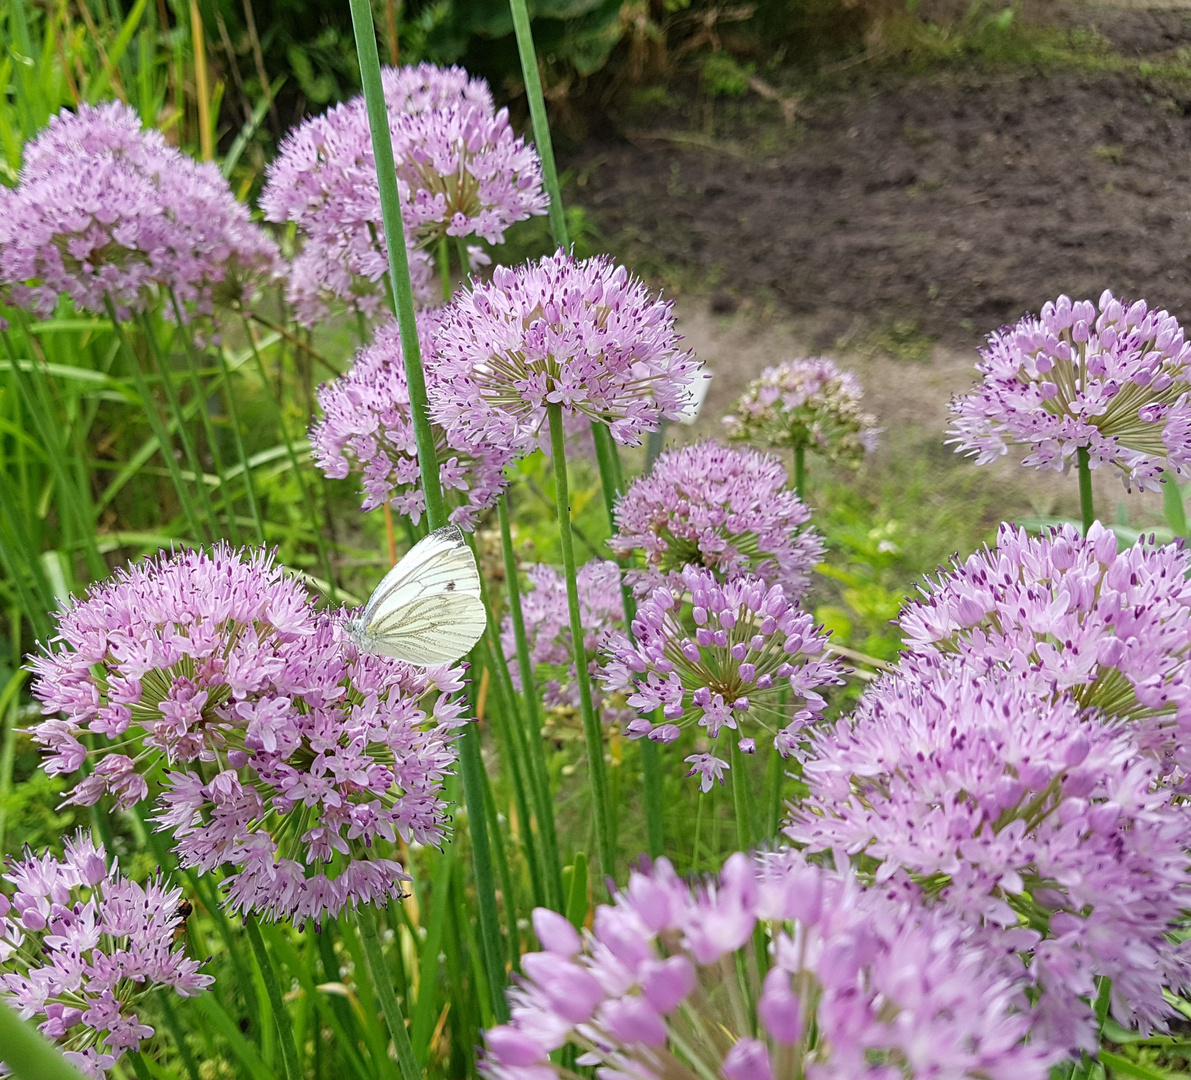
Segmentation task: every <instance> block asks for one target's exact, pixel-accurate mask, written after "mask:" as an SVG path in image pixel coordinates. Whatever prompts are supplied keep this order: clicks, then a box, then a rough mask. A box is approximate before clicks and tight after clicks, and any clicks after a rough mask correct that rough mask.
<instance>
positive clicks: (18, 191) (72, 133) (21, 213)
mask: <svg viewBox="0 0 1191 1080" xmlns="http://www.w3.org/2000/svg"><path fill="white" fill-rule="evenodd" d="M279 265H280V256H279V253H278V250H277V246H276V245H275V244H274V243H273V241H272V240H270V239H269V238H268V237H267V236H266V235H265V234H264V232H263V231H261V229H260V228H258V227H257V226H256V225H254V224H253V223H252V222H251V221H250V219H249V216H248V209H247V208H246V207H245V206H244V205H243V204H241V203H239V202H237V201H236V199H235V198H234V197H233V196H232V193H231V190H230V189H229V187H228V184H227V181H226V180H224V178H223V177H222V176H221V175H220V173H219V170H218V168H216V166H215V165H214V164H212V163H210V162H204V163H199V162H197V161H194V160H193V159H192V158H189V157H187V156H186V155H185V154H183V153H181V152H180V151H178V150H177V149H175V148H173V147H171V146H167V145H166V143H165V140H164V138H163V137H162V135H161V133H160V132H159V131H142V130H141V123H140V120H139V119H138V117H137V115H136V112H135V111H134V110H133V109H131V108H130V107H129V106H127V105H122V104H120V103H118V102H108V103H105V104H103V105H98V106H92V105H85V104H84V105H80V106H79V109H78V112H77V113H72V112H69V111H67V110H65V109H64V110H63V111H62V112H61V113H59V114H58V115H57V116H55V117H54V118H53V119H51V120H50V123H49V126H48V127H46V129H45V130H44V131H42V132H41V133H40V134H39V135H38V137H37V138H36V139H34V140H33V141H32V142H31V143H30V144H29V145H28V147H26V151H25V164H24V166H23V167H22V169H21V174H20V181H19V183H18V185H17V187H16V188H15V190H13V191H12V192H10V193H8V194H7V195H6V196H5V200H4V212H3V213H2V214H0V282H2V283H4V284H6V285H8V286H10V287H11V294H12V298H13V300H14V302H16V303H17V304H20V305H21V306H23V307H27V308H29V309H30V310H32V311H34V312H36V313H37V314H39V315H48V314H50V313H51V312H52V311H53V310H54V309H55V307H56V306H57V304H58V300H59V299H60V297H61V296H62V295H64V294H66V295H69V296H70V297H72V299H73V300H74V302H75V304H76V305H77V306H78V307H80V308H84V309H86V310H88V311H93V312H98V313H101V314H102V313H103V312H104V311H105V310H106V309H105V299H106V298H108V297H110V298H111V301H112V303H113V305H114V306H115V307H116V309H117V311H118V313H119V314H120V315H121V316H122V317H127V316H128V315H129V314H130V313H132V312H138V311H143V310H144V309H145V308H146V307H147V306H148V305H149V304H150V303H152V302H154V300H155V298H156V296H157V295H158V291H159V290H162V289H172V290H173V291H174V293H175V294H176V295H177V297H178V299H179V301H180V307H181V313H182V317H183V318H189V317H191V316H192V315H193V314H195V313H198V314H202V315H206V314H210V313H211V312H212V311H213V310H214V306H215V304H216V302H217V301H222V300H234V301H238V300H242V299H243V298H244V297H245V296H246V295H248V294H251V292H252V290H253V288H254V287H255V284H257V283H260V282H263V281H267V280H270V279H272V278H273V277H275V276H276V275H277V273H278V271H279ZM166 312H167V314H168V315H170V316H171V317H172V316H173V314H174V313H173V309H172V306H171V305H167V306H166Z"/></svg>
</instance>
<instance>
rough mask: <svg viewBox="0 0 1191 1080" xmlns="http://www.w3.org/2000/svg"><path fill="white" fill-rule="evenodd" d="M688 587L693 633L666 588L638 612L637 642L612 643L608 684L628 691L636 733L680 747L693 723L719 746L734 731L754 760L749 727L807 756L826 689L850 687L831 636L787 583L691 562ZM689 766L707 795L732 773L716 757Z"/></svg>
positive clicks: (696, 758)
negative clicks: (725, 575) (654, 715)
mask: <svg viewBox="0 0 1191 1080" xmlns="http://www.w3.org/2000/svg"><path fill="white" fill-rule="evenodd" d="M682 589H683V591H684V592H689V593H690V597H691V605H692V611H691V620H692V622H693V624H694V626H693V629H692V628H691V627H690V626H688V625H687V624H686V622H685V620H683V619H682V618H681V617H680V616H681V608H680V605H679V602H678V600H677V599H676V598H675V594H674V593H673V592H671V590H670V589H668V588H667V587H666V586H664V585H663V586H659V587H658V588H657V589H655V590H654V591H653V592H652V593H650V595H649V596H648V597H647V598H646V600H645V601H644V603H642V604H641V606H640V608H638V610H637V617H636V619H634V620H633V637H632V638H631V639H630V638H629V636H628V635H627V634H624V633H623V632H622V633H617V634H614V635H613V636H612V638H611V639H610V641H609V642H608V644H607V645H606V646H605V654H606V656H607V658H608V660H607V663H606V665H605V667H604V670H603V671H602V673H601V676H600V677H601V679H602V680H603V681H604V684H605V685H606V686H607V687H608V688H609V689H612V690H621V691H624V692H625V693H626V694H627V695H628V704H629V705H631V706H632V707H633V708H635V709H636V710H637V711H638V713H639V714H640V715H639V716H638V717H637V719H635V720H634V721H633V722H632V723H631V724H630V725H629V727H628V734H629V737H630V738H641V737H643V736H644V737H647V738H649V739H651V740H652V741H654V742H660V743H671V742H674V741H675V740H676V739H678V737H679V735H680V734H681V732H682V728H683V727H684V726H688V725H694V726H697V727H699V728H702V729H703V734H704V735H705V736H706V738H708V739H710V740H711V741H712V744H713V747H714V748H715V749H719V748H720V746H721V744H720V743H718V742H717V740H718V739H719V736H720V732H721V731H722V730H723V729H725V728H726V729H728V730H729V731H731V732H733V733H734V735H733V736H729V738H733V737H734V738H735V739H736V741H737V746H738V748H739V749H740V751H741V752H742V753H746V754H751V753H754V752H755V751H756V737H755V735H754V734H752V733H751V730H750V734H748V735H745V733H744V728H745V724H746V723H748V724H749V725H750V729H752V728H759V729H761V730H762V731H765V732H768V733H769V734H770V735H771V736H772V738H773V744H774V746H775V747H777V749H778V751H779V753H781V755H782V756H783V757H786V756H789V755H791V754H794V753H796V752H798V750H799V745H800V743H801V742H802V741H803V740H804V739H805V736H806V732H805V728H806V727H807V726H808V725H809V724H811V723H812V722H813V721H814V720H815V719H817V718H818V715H819V713H820V710H822V709H823V707H824V706H825V704H826V703H825V702H824V700H823V698H822V696H821V695H820V694H819V692H818V688H819V687H822V686H825V685H830V684H833V683H839V682H842V679H841V677H840V675H841V671H842V669H841V668H840V666H839V664H838V663H837V662H836V661H835V660H832V659H829V658H826V657H825V656H824V650H825V649H826V647H827V635H826V634H824V633H823V632H822V631H821V630H819V629H818V628H816V627H815V624H814V620H813V619H812V618H811V616H810V615H808V614H807V613H806V612H805V611H802V610H801V609H799V607H798V606H797V604H794V603H792V602H791V601H790V600H788V599H787V598H786V595H785V593H784V592H783V590H782V587H781V586H780V585H770V586H766V585H765V583H764V582H762V581H760V580H759V579H757V578H733V579H732V580H730V581H727V582H720V581H718V580H717V579H716V577H715V575H714V574H712V572H711V571H710V570H703V569H699V568H697V567H694V566H688V567H687V568H686V569H685V570H683V571H682ZM659 708H660V709H661V710H662V716H663V719H664V723H661V724H654V723H653V722H652V721H651V720H649V719H647V718H646V715H645V714H646V713H650V712H652V711H653V710H655V709H659ZM758 733H759V732H758ZM686 760H687V763H688V764H689V765H690V766H691V770H690V772H689V773H688V774H687V775H688V776H691V775H694V774H696V773H697V774H699V776H700V778H701V779H700V785H701V787H702V789H703V790H704V791H707V790H709V789H710V788H711V785H712V783H713V781H715V780H717V779H718V780H719V781H720V782H721V783H722V782H723V774H724V770H725V769H728V768H729V767H730V766H729V763H728V762H727V761H725V760H724V759H723V758H721V757H719V756H717V754H716V753H714V752H703V753H698V754H695V755H693V756H691V757H688V758H687V759H686Z"/></svg>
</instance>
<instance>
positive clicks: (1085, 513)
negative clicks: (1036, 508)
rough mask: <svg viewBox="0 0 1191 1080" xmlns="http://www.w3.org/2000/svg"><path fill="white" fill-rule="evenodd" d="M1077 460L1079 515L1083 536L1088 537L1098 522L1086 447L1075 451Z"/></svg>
mask: <svg viewBox="0 0 1191 1080" xmlns="http://www.w3.org/2000/svg"><path fill="white" fill-rule="evenodd" d="M1075 458H1076V461H1077V462H1078V465H1079V513H1080V517H1081V518H1083V534H1084V536H1087V535H1088V530H1089V529H1090V528H1091V527H1092V522H1093V521H1095V520H1096V512H1095V510H1093V508H1092V470H1091V468H1090V467H1089V466H1088V452H1087V449H1086V448H1084V447H1082V446H1081V447H1080V448H1079V449H1078V450H1076V451H1075Z"/></svg>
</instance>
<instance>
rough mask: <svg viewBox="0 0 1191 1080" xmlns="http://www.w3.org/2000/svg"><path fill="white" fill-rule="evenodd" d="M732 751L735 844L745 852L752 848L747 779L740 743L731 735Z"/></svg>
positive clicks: (730, 763) (730, 762)
mask: <svg viewBox="0 0 1191 1080" xmlns="http://www.w3.org/2000/svg"><path fill="white" fill-rule="evenodd" d="M727 737H728V738H730V739H732V750H731V753H730V755H729V765H730V766H731V769H730V771H731V773H732V809H733V812H734V813H735V814H736V842H737V844H738V845H739V847H740V850H741V851H747V850H748V849H749V848H751V847H752V846H753V824H752V814H751V812H750V809H749V790H748V784H749V778H748V773H747V772H746V770H745V765H744V754H743V753H741V750H740V742H739V740H738V739H736V738H734V737H733V735H732V734H731V733H729V734H728V736H727Z"/></svg>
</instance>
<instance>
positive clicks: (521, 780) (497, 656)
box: [482, 631, 547, 957]
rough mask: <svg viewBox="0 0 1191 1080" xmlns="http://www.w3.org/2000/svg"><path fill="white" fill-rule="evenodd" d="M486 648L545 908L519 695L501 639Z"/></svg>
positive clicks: (525, 839)
mask: <svg viewBox="0 0 1191 1080" xmlns="http://www.w3.org/2000/svg"><path fill="white" fill-rule="evenodd" d="M490 634H491V631H490ZM482 645H483V649H484V666H485V667H486V668H487V669H488V670H489V671H490V672H492V673H493V678H492V684H493V690H494V693H495V696H496V702H497V707H496V708H495V709H493V710H491V713H490V715H491V716H492V717H493V721H492V726H493V728H494V729H496V731H497V735H498V736H499V738H500V742H501V752H502V754H503V755H504V757H503V759H502V761H501V764H502V766H503V765H505V764H507V765H508V766H509V770H510V772H511V773H512V779H513V798H514V799H515V800H516V802H517V816H518V817H519V818H520V820H521V835H522V847H523V848H524V850H525V861H526V864H527V865H528V867H529V880H530V884H531V886H532V888H533V898H534V904H535V905H539V904H545V903H547V899H546V885H545V881H544V880H543V878H542V866H541V862H540V860H539V858H538V847H537V842H536V838H535V836H534V831H533V809H532V807H531V805H530V795H529V791H530V788H532V786H533V776H532V769H530V773H531V775H530V779H529V783H528V784H527V783H526V779H525V773H524V772H523V768H524V767H525V766H526V765H527V764H528V761H529V748H528V747H527V746H526V745H525V738H524V735H525V732H524V731H523V730H522V727H523V725H522V722H521V720H520V718H519V717H518V715H517V695H516V693H515V692H514V690H513V682H512V678H511V677H510V676H509V670H508V665H507V664H506V663H505V662H504V655H503V653H501V652H500V650H499V647H500V641H499V638H498V640H497V642H496V645H495V646H493V645H492V644H491V642H489V641H483V642H482ZM498 721H499V723H498ZM510 929H511V924H510ZM514 957H516V954H514Z"/></svg>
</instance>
